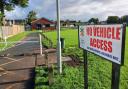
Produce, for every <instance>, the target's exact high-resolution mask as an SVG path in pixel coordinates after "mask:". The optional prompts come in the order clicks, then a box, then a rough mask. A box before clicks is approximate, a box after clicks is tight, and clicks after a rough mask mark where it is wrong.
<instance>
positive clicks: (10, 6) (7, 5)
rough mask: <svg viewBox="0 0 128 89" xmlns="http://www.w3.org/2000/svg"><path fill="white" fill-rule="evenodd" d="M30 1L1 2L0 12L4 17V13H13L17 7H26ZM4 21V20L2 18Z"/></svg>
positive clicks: (0, 0)
mask: <svg viewBox="0 0 128 89" xmlns="http://www.w3.org/2000/svg"><path fill="white" fill-rule="evenodd" d="M28 1H29V0H0V12H1V13H2V14H3V15H4V11H5V10H7V11H11V10H13V9H14V8H15V6H20V7H23V8H24V7H26V6H27V5H28ZM2 21H3V18H2Z"/></svg>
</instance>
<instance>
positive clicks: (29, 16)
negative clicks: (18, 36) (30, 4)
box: [27, 11, 37, 24]
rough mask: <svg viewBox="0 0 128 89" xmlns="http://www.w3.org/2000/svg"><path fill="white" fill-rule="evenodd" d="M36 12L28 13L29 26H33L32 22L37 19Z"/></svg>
mask: <svg viewBox="0 0 128 89" xmlns="http://www.w3.org/2000/svg"><path fill="white" fill-rule="evenodd" d="M36 18H37V17H36V12H35V11H30V12H29V13H28V16H27V24H31V22H32V21H33V20H34V19H36Z"/></svg>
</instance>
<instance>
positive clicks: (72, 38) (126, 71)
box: [40, 28, 128, 89]
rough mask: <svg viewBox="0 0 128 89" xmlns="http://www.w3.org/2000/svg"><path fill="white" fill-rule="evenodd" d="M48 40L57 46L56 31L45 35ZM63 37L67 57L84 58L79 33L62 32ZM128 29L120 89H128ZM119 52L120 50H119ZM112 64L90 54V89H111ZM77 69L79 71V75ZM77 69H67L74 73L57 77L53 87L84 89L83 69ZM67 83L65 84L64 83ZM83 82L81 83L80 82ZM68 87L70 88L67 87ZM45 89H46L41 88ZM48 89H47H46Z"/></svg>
mask: <svg viewBox="0 0 128 89" xmlns="http://www.w3.org/2000/svg"><path fill="white" fill-rule="evenodd" d="M44 34H45V35H46V36H47V37H48V38H50V39H51V40H52V41H53V43H54V46H56V39H57V38H56V31H55V32H46V33H44ZM61 37H64V38H65V45H66V47H65V50H64V53H63V54H65V55H69V54H73V55H77V56H79V57H80V59H83V58H82V50H80V49H79V48H78V31H77V30H72V29H67V30H62V31H61ZM127 44H128V28H127V31H126V48H125V61H124V66H122V67H121V75H120V89H128V52H127V50H128V45H127ZM117 51H118V50H117ZM111 66H112V64H111V62H109V61H106V60H103V58H101V57H99V56H96V55H94V54H92V53H88V71H89V74H88V77H89V89H111V70H112V67H111ZM76 68H77V69H78V70H77V72H79V73H78V74H77V72H76ZM76 68H68V67H65V68H64V69H63V71H64V72H65V69H66V71H68V72H70V71H71V72H72V73H74V74H76V75H75V78H74V75H72V74H70V73H69V74H65V73H64V75H62V76H59V75H58V76H55V83H54V84H53V86H52V87H54V88H55V89H60V87H61V88H62V89H84V88H83V76H84V75H83V72H84V71H83V67H82V66H80V67H76ZM64 81H65V82H64ZM79 81H81V82H79ZM75 84H76V85H78V86H77V88H71V87H73V86H75ZM66 86H68V88H67V87H66ZM54 88H51V89H54ZM40 89H45V88H40ZM46 89H47V88H46Z"/></svg>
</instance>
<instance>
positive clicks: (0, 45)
mask: <svg viewBox="0 0 128 89" xmlns="http://www.w3.org/2000/svg"><path fill="white" fill-rule="evenodd" d="M30 33H31V31H27V32H22V33H19V34H17V35H14V36H12V37H9V38H8V39H7V41H8V42H11V41H20V40H22V39H24V38H25V37H26V36H27V35H28V34H30ZM0 42H4V40H3V41H2V40H1V41H0ZM13 44H14V43H13ZM13 44H12V43H11V44H7V46H6V47H5V44H0V49H2V48H4V47H5V48H6V49H7V48H9V47H11V46H13Z"/></svg>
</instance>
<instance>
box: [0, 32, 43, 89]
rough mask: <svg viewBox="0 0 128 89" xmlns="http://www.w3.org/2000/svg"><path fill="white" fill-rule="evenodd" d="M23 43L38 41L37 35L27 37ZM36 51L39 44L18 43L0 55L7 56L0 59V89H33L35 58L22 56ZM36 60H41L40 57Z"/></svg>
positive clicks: (34, 56) (33, 56)
mask: <svg viewBox="0 0 128 89" xmlns="http://www.w3.org/2000/svg"><path fill="white" fill-rule="evenodd" d="M24 41H39V36H38V33H32V34H30V35H28V36H27V37H26V38H25V39H24ZM37 49H39V42H36V43H18V45H17V46H16V47H12V48H10V49H8V50H6V51H5V52H2V53H1V54H7V55H8V56H5V57H0V89H34V76H35V72H34V68H35V60H36V59H37V56H36V55H25V56H23V54H29V53H35V50H37ZM36 53H37V51H36ZM14 55H15V56H14ZM38 58H39V59H42V57H41V56H39V57H38Z"/></svg>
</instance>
